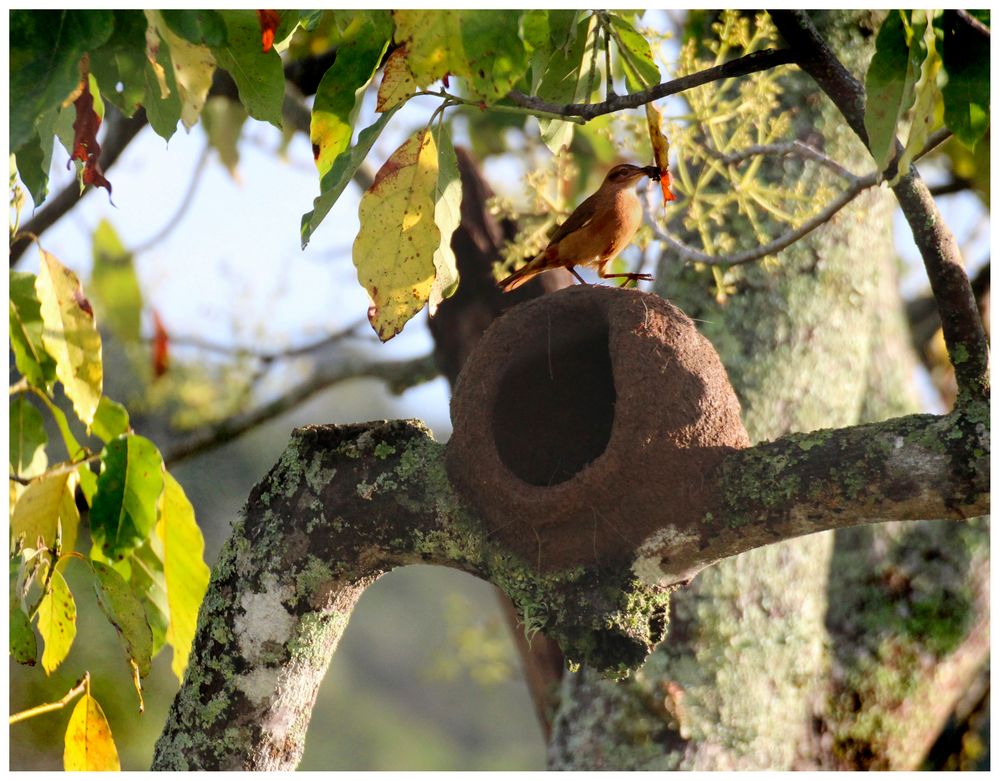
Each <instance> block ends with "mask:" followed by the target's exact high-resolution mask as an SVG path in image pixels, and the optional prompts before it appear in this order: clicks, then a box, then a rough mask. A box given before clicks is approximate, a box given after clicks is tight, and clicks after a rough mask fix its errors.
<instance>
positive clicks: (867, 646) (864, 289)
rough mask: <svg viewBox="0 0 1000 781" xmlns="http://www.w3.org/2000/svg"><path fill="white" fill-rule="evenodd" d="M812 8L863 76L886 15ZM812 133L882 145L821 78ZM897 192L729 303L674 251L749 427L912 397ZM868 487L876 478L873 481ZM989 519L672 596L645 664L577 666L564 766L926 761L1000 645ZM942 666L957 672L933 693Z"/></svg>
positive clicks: (897, 408)
mask: <svg viewBox="0 0 1000 781" xmlns="http://www.w3.org/2000/svg"><path fill="white" fill-rule="evenodd" d="M869 16H870V15H869V14H867V13H863V12H862V13H858V14H847V15H845V14H843V13H836V14H828V15H819V16H817V18H816V20H815V21H816V22H817V24H818V25H821V26H822V31H823V32H824V34H825V35H826V36H827V39H828V40H829V41H830V43H831V45H832V46H833V47H834V50H835V51H836V52H837V53H838V54H839V55H840V57H841V59H842V61H844V63H845V65H846V66H847V67H848V68H849V69H850V70H851V71H852V72H853V73H855V74H856V75H861V77H862V78H863V73H864V70H865V68H866V67H867V63H868V60H869V59H870V57H871V53H872V51H873V48H872V44H873V42H874V32H873V31H875V30H877V29H878V20H877V19H870V18H868V17H869ZM788 70H789V73H788V75H787V77H786V79H785V81H784V87H785V89H786V93H785V94H786V95H787V96H788V97H789V99H790V100H791V101H793V102H795V103H797V104H798V105H800V106H804V107H806V108H805V110H803V111H801V112H800V113H799V114H798V116H797V118H796V127H795V128H793V132H794V133H795V134H796V135H798V136H799V137H804V136H806V135H807V134H813V133H816V132H819V133H821V134H822V135H823V136H824V141H825V143H824V148H825V151H826V153H827V154H829V155H831V156H832V157H833V158H834V159H836V160H838V161H840V162H841V163H843V164H844V165H845V166H846V167H847V168H848V169H851V170H853V171H855V172H865V171H867V170H870V169H871V167H872V160H871V157H870V155H869V154H868V152H867V151H866V150H865V149H864V147H863V146H862V145H861V143H860V142H859V141H858V139H857V138H856V137H855V136H854V135H853V134H850V133H845V132H844V125H843V118H842V117H840V115H839V114H838V112H837V111H836V110H835V109H834V108H833V106H832V104H830V102H829V101H828V100H826V99H825V98H823V99H822V100H821V101H817V100H816V99H815V98H812V99H807V95H808V94H810V93H812V94H813V95H815V93H816V87H815V84H814V83H813V82H812V80H811V79H810V78H809V77H808V76H806V75H805V74H803V73H801V72H800V71H798V70H797V69H795V68H789V69H788ZM894 206H895V202H894V199H893V197H892V195H891V194H890V193H889V192H887V191H885V190H878V191H873V192H870V193H868V194H866V195H865V196H864V197H862V198H859V199H858V200H857V201H856V202H855V203H854V204H853V206H852V207H851V208H849V209H846V210H845V211H843V212H841V213H840V214H839V215H838V217H837V218H836V219H835V220H834V221H832V222H831V223H829V224H827V225H826V226H824V227H823V228H821V229H820V230H818V231H816V232H814V233H813V234H811V235H810V236H808V237H807V238H806V239H805V240H803V241H800V242H799V243H797V244H795V245H793V246H792V247H791V248H789V249H788V250H786V251H785V252H783V253H782V254H781V255H780V256H779V257H780V268H779V269H777V270H774V269H764V268H762V267H760V266H755V267H743V268H741V269H739V270H738V272H737V282H736V285H737V288H738V292H737V293H736V294H735V295H733V296H731V297H730V298H729V299H728V300H727V301H726V302H725V304H724V305H721V306H720V305H718V304H717V303H716V302H715V300H714V299H713V297H712V295H711V287H712V285H711V279H710V277H709V276H708V274H707V273H706V274H699V273H695V272H693V271H692V270H691V269H689V268H678V266H677V264H676V263H671V262H670V259H669V258H668V257H664V258H663V260H662V261H661V268H660V273H659V275H658V283H657V285H658V291H659V292H660V293H661V294H663V295H665V296H667V297H668V298H670V299H671V300H672V301H673V302H674V303H676V304H677V305H679V306H680V307H681V308H682V309H683V310H684V311H685V312H687V313H688V314H689V315H690V316H691V317H693V318H695V319H696V321H697V322H699V326H700V327H701V329H702V331H703V333H705V335H706V336H708V338H709V339H710V340H711V341H712V343H713V344H714V345H715V347H716V348H717V349H718V351H719V353H720V355H721V357H722V360H723V363H724V364H725V366H726V368H727V370H728V372H729V376H730V379H731V381H732V383H733V386H734V387H735V388H736V390H737V393H738V395H739V396H740V400H741V403H742V406H743V416H744V422H745V423H746V427H747V430H748V432H749V433H750V436H751V438H752V439H753V440H754V441H760V440H763V439H771V438H775V437H778V436H781V435H782V434H785V433H787V432H790V431H811V430H815V429H820V428H829V427H840V426H846V425H851V424H855V423H858V422H861V421H865V420H880V419H884V418H885V417H889V416H891V415H896V414H902V413H904V412H907V411H912V406H913V400H912V397H911V396H909V395H908V394H907V392H906V391H905V390H904V389H905V388H908V387H909V382H910V380H911V377H912V370H913V365H914V363H913V356H912V352H911V350H910V349H909V347H908V346H907V342H906V339H905V337H904V334H903V332H902V328H903V327H904V325H903V323H902V304H901V301H900V299H899V294H898V289H897V287H896V284H895V282H896V274H895V263H896V261H895V255H894V247H893V242H892V224H891V215H892V211H893V208H894ZM860 490H862V491H863V490H864V487H863V486H861V487H860ZM987 582H988V531H987V528H986V526H985V524H983V523H978V522H973V523H969V524H968V525H966V526H965V527H963V528H962V529H961V533H960V534H956V533H955V529H954V528H953V527H944V524H943V523H940V522H926V523H921V524H900V525H895V524H890V525H880V526H877V527H861V528H857V529H847V530H840V531H837V532H836V533H832V532H824V533H821V534H815V535H812V536H809V537H806V538H801V539H797V540H792V541H789V542H784V543H780V544H777V545H771V546H768V547H766V548H761V549H757V550H754V551H750V552H748V553H745V554H743V555H741V556H738V557H735V558H732V559H729V560H726V561H723V562H721V563H719V564H717V565H716V566H714V567H711V568H709V569H708V570H706V571H704V572H703V573H702V574H700V575H699V576H698V577H697V578H696V580H695V581H694V583H692V585H691V586H690V587H688V588H687V589H683V590H681V591H679V592H677V593H675V594H674V595H673V599H672V601H671V615H670V630H669V634H668V637H667V640H666V641H665V642H664V643H662V644H661V646H660V647H659V648H658V649H657V651H656V652H655V653H654V654H653V656H652V657H651V658H650V659H649V660H648V661H647V662H646V664H645V666H644V667H643V668H642V669H641V670H640V671H639V672H638V673H637V674H636V675H635V677H634V679H633V680H629V681H626V682H623V683H617V684H615V683H610V682H608V681H605V680H602V679H600V678H599V677H598V676H597V675H595V674H594V673H593V672H592V671H589V670H586V669H583V670H581V671H580V672H578V673H576V674H573V675H569V676H567V678H566V680H565V681H564V685H563V688H562V692H561V694H562V696H561V705H560V708H559V711H558V713H557V716H556V722H555V731H554V735H553V739H552V741H551V743H550V747H549V765H550V767H552V768H557V769H571V768H572V769H601V768H603V769H626V768H628V769H633V768H634V769H659V768H662V769H700V770H720V769H792V768H847V767H855V768H860V767H873V768H874V767H880V768H909V767H917V766H919V764H920V761H921V758H922V757H923V755H924V752H925V751H926V749H927V748H928V747H929V746H930V742H931V741H932V740H933V737H934V736H935V735H936V734H937V731H939V730H940V727H941V725H942V724H943V722H944V719H945V718H946V717H947V715H948V713H949V712H950V709H951V707H952V706H953V705H954V703H955V701H956V700H957V699H958V697H959V696H960V694H961V693H962V691H963V690H964V688H965V686H966V685H967V682H968V681H969V680H971V678H972V677H973V676H974V675H975V673H976V672H977V670H978V669H979V668H980V667H981V666H982V664H983V663H984V660H985V659H986V655H987V653H988V586H987ZM935 681H939V682H940V681H943V682H944V685H943V686H940V684H939V687H938V688H937V690H936V695H935V696H934V697H931V696H930V691H931V689H932V688H933V687H934V685H935Z"/></svg>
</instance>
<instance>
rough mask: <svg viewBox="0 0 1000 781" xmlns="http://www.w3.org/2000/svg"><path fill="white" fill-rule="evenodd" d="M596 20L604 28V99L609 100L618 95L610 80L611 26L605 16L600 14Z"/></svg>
mask: <svg viewBox="0 0 1000 781" xmlns="http://www.w3.org/2000/svg"><path fill="white" fill-rule="evenodd" d="M597 18H598V19H600V21H601V27H603V28H604V78H605V85H606V87H607V89H606V90H605V92H604V98H605V100H611V98H614V97H617V95H618V93H616V92H615V83H614V81H613V80H612V78H611V25H610V24H609V23H608V17H607V14H603V13H602V14H600V15H598V17H597Z"/></svg>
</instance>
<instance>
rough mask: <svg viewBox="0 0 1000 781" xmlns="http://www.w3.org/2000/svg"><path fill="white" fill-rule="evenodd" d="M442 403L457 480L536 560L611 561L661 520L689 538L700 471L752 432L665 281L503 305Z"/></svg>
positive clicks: (700, 496) (556, 563)
mask: <svg viewBox="0 0 1000 781" xmlns="http://www.w3.org/2000/svg"><path fill="white" fill-rule="evenodd" d="M451 416H452V422H453V424H454V433H453V434H452V438H451V441H450V442H449V443H448V453H447V466H448V473H449V476H450V477H451V479H452V481H453V483H454V484H455V487H456V489H457V490H458V491H459V492H460V493H461V494H462V496H463V497H464V498H465V499H466V500H467V501H469V502H470V503H471V504H472V505H473V506H474V507H476V508H477V509H478V510H479V512H480V513H481V514H482V516H483V518H484V520H485V522H486V524H487V525H488V527H489V529H490V531H491V533H492V536H493V537H494V538H495V539H497V540H499V541H500V542H501V543H502V544H503V545H504V546H506V547H507V548H508V549H510V550H511V551H513V552H515V553H517V554H518V555H520V556H521V557H523V558H524V559H525V560H526V561H527V562H528V563H529V564H531V565H532V566H534V567H536V568H537V570H538V571H540V572H545V573H548V572H553V571H556V570H564V569H567V568H570V567H574V566H577V565H583V566H586V567H593V566H598V567H606V566H614V565H617V564H620V563H622V562H625V561H627V560H629V559H630V558H632V557H633V556H634V554H635V551H636V550H637V549H638V548H639V546H640V545H641V544H642V543H643V542H644V541H646V540H647V539H648V538H650V536H651V535H653V534H654V533H655V532H656V531H657V530H659V529H662V528H663V527H666V526H669V527H672V529H673V532H672V533H673V534H674V535H679V537H680V539H678V540H677V542H678V543H679V544H683V543H684V539H683V538H684V537H686V536H687V535H685V534H684V530H685V529H689V528H692V527H693V526H695V525H697V524H699V523H702V522H703V519H704V516H705V513H706V512H707V511H708V506H709V500H710V498H711V497H710V496H708V495H707V493H708V492H707V491H706V490H705V488H704V484H705V480H704V478H705V476H706V475H708V474H710V473H711V472H712V470H713V469H714V468H715V467H716V465H717V464H718V463H719V461H720V459H722V458H723V457H724V456H725V455H726V454H727V453H730V452H732V451H733V450H734V449H737V448H743V447H747V446H748V445H749V440H748V438H747V434H746V430H745V429H744V427H743V423H742V421H741V420H740V408H739V403H738V401H737V399H736V395H735V393H734V392H733V389H732V386H731V385H730V384H729V379H728V377H727V376H726V371H725V369H724V368H723V366H722V363H721V361H720V360H719V357H718V355H717V354H716V352H715V350H714V348H713V347H712V345H711V344H710V343H709V342H708V340H706V339H705V338H704V337H703V336H702V335H701V334H700V333H698V331H697V329H696V328H695V326H694V323H692V322H691V320H690V319H689V318H688V317H687V316H686V315H685V314H684V313H683V312H681V311H680V310H679V309H678V308H677V307H675V306H673V305H672V304H670V303H668V302H667V301H665V300H664V299H662V298H660V297H659V296H656V295H653V294H650V293H643V292H641V291H637V290H622V289H618V288H611V287H602V286H583V285H579V286H575V287H572V288H567V289H564V290H560V291H558V292H556V293H551V294H548V295H545V296H542V297H541V298H538V299H535V300H533V301H530V302H527V303H525V304H522V305H520V306H517V307H515V308H513V309H511V310H510V311H508V312H507V313H506V314H505V315H504V316H502V317H500V318H499V319H498V320H496V321H495V322H494V323H493V324H492V325H491V326H490V328H489V329H488V330H487V331H486V333H485V334H484V336H483V338H482V339H481V340H480V341H479V344H478V345H477V346H476V348H475V349H474V350H473V352H472V354H471V355H470V356H469V359H468V361H467V362H466V364H465V366H464V368H463V369H462V372H461V375H460V376H459V378H458V383H457V385H456V388H455V392H454V395H453V397H452V402H451ZM694 536H696V535H692V539H693V537H694ZM664 542H667V543H668V544H669V542H668V541H664Z"/></svg>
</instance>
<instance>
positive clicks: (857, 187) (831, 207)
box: [643, 172, 882, 266]
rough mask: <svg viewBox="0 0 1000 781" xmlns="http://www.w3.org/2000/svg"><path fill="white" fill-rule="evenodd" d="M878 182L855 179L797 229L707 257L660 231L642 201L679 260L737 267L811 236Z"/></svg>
mask: <svg viewBox="0 0 1000 781" xmlns="http://www.w3.org/2000/svg"><path fill="white" fill-rule="evenodd" d="M852 178H853V177H852ZM881 180H882V175H881V174H880V173H878V172H876V173H873V174H869V175H868V176H863V177H860V178H854V182H853V183H852V184H851V186H850V187H848V188H847V189H846V190H844V191H843V192H842V193H840V195H838V196H837V197H836V198H834V199H833V200H832V201H830V203H828V204H827V205H826V206H825V207H824V208H823V209H822V210H820V211H819V212H817V213H816V214H815V215H813V216H812V217H810V218H809V219H808V220H806V221H805V222H803V223H802V224H801V225H799V226H798V227H797V228H794V229H793V230H790V231H788V232H786V233H783V234H781V235H780V236H778V237H777V238H776V239H773V240H772V241H769V242H767V243H766V244H761V245H760V246H758V247H751V248H750V249H747V250H743V251H742V252H734V253H732V254H730V255H709V254H708V253H706V252H702V251H700V250H697V249H695V248H694V247H691V246H689V245H687V244H685V243H684V242H682V241H681V240H680V239H676V238H674V237H673V236H671V235H670V234H669V233H667V232H666V231H664V230H663V229H662V228H660V226H659V224H658V223H657V222H656V220H655V219H654V218H653V215H652V214H651V213H650V211H649V206H648V203H647V202H646V201H643V208H644V209H645V210H646V220H647V222H649V224H650V225H651V226H652V228H653V235H654V236H656V238H657V239H659V240H660V241H662V242H663V243H664V244H666V245H667V246H668V247H669V248H670V249H672V250H673V251H674V252H676V253H677V254H678V255H679V256H680V257H681V259H682V260H685V261H687V262H689V263H705V264H707V265H710V266H740V265H742V264H744V263H750V262H752V261H755V260H760V259H761V258H766V257H767V256H768V255H774V254H776V253H778V252H780V251H781V250H783V249H785V248H786V247H790V246H791V245H792V244H794V243H795V242H797V241H798V240H799V239H801V238H802V237H803V236H806V235H808V234H810V233H812V232H813V231H814V230H816V228H818V227H819V226H820V225H823V224H825V223H827V222H829V221H830V220H831V219H832V218H833V216H834V215H835V214H836V213H837V212H839V211H840V210H841V209H843V208H844V207H845V206H847V205H848V204H849V203H851V201H853V200H854V199H855V198H857V197H858V196H859V195H861V193H863V192H864V191H865V190H867V189H869V188H870V187H874V186H875V185H876V184H878V183H879V182H880V181H881Z"/></svg>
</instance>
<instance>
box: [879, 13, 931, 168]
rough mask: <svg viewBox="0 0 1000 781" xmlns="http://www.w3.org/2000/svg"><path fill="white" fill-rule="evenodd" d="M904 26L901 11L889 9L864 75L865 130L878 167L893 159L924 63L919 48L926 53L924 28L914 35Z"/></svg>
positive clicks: (904, 22)
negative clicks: (899, 125)
mask: <svg viewBox="0 0 1000 781" xmlns="http://www.w3.org/2000/svg"><path fill="white" fill-rule="evenodd" d="M907 27H908V24H907V23H906V20H905V19H904V18H903V13H902V12H900V11H890V12H889V15H888V16H887V17H886V18H885V21H884V22H882V27H881V28H880V29H879V31H878V37H877V38H876V39H875V54H874V56H873V57H872V61H871V64H870V65H869V66H868V74H867V75H866V77H865V130H866V132H867V133H868V148H869V149H870V150H871V153H872V157H874V158H875V163H876V164H877V165H878V166H879V168H885V166H886V165H888V164H889V160H890V159H891V158H892V154H893V150H894V148H895V144H896V126H897V125H898V124H899V120H900V118H901V117H902V116H903V114H905V113H906V112H907V111H909V109H910V106H912V105H913V99H914V85H915V84H916V82H917V79H919V78H920V63H921V62H923V55H922V54H921V51H924V52H926V48H924V42H923V29H922V28H921V30H920V35H916V34H915V33H914V32H913V31H912V30H910V31H908V30H907ZM908 36H909V37H910V38H912V40H908ZM911 48H912V49H913V51H912V52H911Z"/></svg>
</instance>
